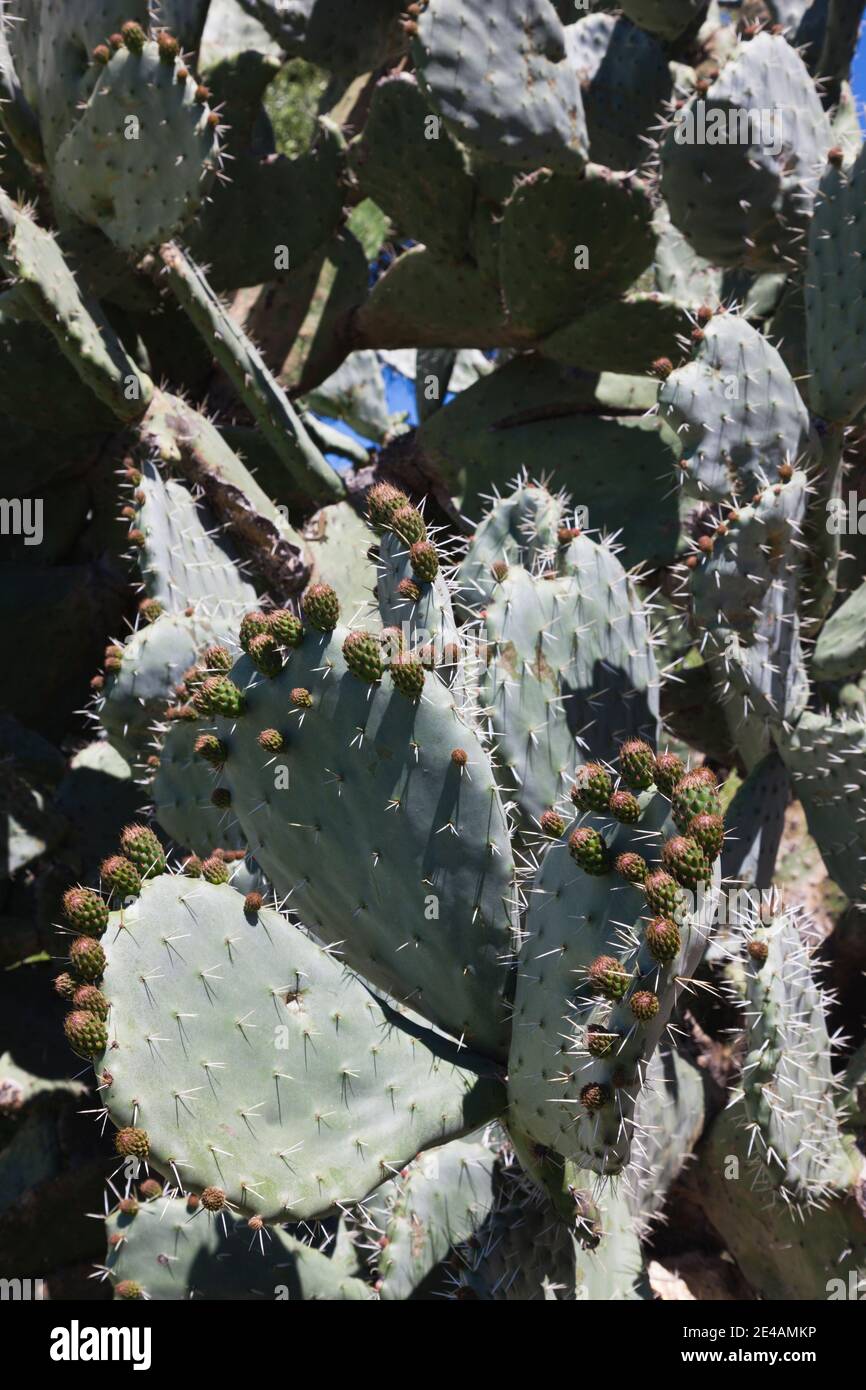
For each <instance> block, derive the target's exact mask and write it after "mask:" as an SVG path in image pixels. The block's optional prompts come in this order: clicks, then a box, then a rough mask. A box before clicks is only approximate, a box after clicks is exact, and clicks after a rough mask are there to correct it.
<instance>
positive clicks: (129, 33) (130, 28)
mask: <svg viewBox="0 0 866 1390" xmlns="http://www.w3.org/2000/svg"><path fill="white" fill-rule="evenodd" d="M120 37H121V38H122V39H123V43H124V47H125V48H128V49H129V51H130V53H142V52H143V51H144V45H145V44H146V43H147V35H146V34H145V32H144V30H143V29H142V27H141V25H140V24H136V22H135V20H134V19H128V20H127V21H126V23H125V24H122V25H121V27H120Z"/></svg>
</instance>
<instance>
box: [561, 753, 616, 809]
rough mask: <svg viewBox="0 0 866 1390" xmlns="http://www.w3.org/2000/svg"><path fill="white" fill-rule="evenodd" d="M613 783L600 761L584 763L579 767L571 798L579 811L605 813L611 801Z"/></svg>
mask: <svg viewBox="0 0 866 1390" xmlns="http://www.w3.org/2000/svg"><path fill="white" fill-rule="evenodd" d="M612 791H613V783H612V782H611V780H610V777H609V775H608V773H607V772H605V770H604V768H603V767H602V766H601V764H600V763H584V765H583V767H580V768H578V770H577V775H576V776H575V779H574V786H573V787H572V789H571V799H572V801H573V802H574V804H575V806H576V807H577V809H578V810H579V811H597V812H599V814H603V813H604V812H605V811H606V810H607V808H608V803H609V802H610V797H611V792H612Z"/></svg>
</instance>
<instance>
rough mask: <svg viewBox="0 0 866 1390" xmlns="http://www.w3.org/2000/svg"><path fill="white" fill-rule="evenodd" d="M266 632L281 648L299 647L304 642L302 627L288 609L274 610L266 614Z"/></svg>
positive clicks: (299, 621)
mask: <svg viewBox="0 0 866 1390" xmlns="http://www.w3.org/2000/svg"><path fill="white" fill-rule="evenodd" d="M268 631H269V632H271V633H272V634H273V636H274V637H275V638H276V640H277V641H278V642H279V644H280V646H281V647H299V646H300V645H301V642H302V641H303V640H304V625H303V623H302V622H301V620H300V618H297V617H295V614H294V613H292V612H291V611H290V610H289V609H288V608H275V609H274V610H273V612H272V613H269V614H268Z"/></svg>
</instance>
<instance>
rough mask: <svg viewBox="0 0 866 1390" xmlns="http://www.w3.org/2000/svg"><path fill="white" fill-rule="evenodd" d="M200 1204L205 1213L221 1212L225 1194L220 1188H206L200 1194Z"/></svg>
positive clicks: (224, 1202)
mask: <svg viewBox="0 0 866 1390" xmlns="http://www.w3.org/2000/svg"><path fill="white" fill-rule="evenodd" d="M201 1204H202V1206H203V1207H204V1209H205V1211H222V1209H223V1207H224V1206H225V1204H226V1194H225V1193H224V1192H223V1190H222V1188H221V1187H206V1188H205V1190H204V1192H203V1193H202V1194H201Z"/></svg>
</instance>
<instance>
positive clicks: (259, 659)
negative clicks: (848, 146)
mask: <svg viewBox="0 0 866 1390" xmlns="http://www.w3.org/2000/svg"><path fill="white" fill-rule="evenodd" d="M247 651H248V654H249V658H250V661H251V662H252V663H253V665H254V666H255V668H256V670H257V671H260V672H261V673H262V675H263V676H267V677H268V679H269V680H272V679H273V678H274V677H275V676H278V675H279V674H280V672H281V671H282V669H283V658H282V657H281V656H280V651H279V647H278V646H277V639H276V638H275V637H274V636H273V634H272V633H270V632H257V633H256V635H255V637H251V638H250V643H249V646H248V648H247Z"/></svg>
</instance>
